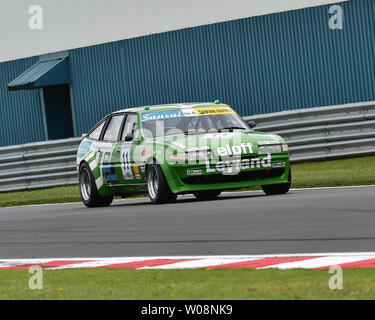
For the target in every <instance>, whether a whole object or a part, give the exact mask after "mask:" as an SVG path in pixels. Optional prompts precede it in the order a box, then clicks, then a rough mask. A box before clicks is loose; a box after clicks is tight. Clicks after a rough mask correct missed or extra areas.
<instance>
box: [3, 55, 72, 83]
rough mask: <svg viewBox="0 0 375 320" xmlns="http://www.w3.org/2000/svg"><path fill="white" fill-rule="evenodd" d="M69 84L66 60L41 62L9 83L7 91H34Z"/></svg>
mask: <svg viewBox="0 0 375 320" xmlns="http://www.w3.org/2000/svg"><path fill="white" fill-rule="evenodd" d="M69 82H70V77H69V64H68V58H59V59H51V60H41V61H38V62H37V63H36V64H34V65H33V66H31V67H30V68H29V69H27V70H26V71H25V72H23V73H22V74H21V75H19V76H18V77H17V78H16V79H14V80H13V81H12V82H11V83H9V84H8V85H7V88H8V90H20V89H35V88H40V87H44V86H50V85H57V84H66V83H69Z"/></svg>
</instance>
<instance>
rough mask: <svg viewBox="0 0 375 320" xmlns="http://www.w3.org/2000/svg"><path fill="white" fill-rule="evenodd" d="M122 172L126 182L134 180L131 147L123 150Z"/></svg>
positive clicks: (128, 146)
mask: <svg viewBox="0 0 375 320" xmlns="http://www.w3.org/2000/svg"><path fill="white" fill-rule="evenodd" d="M121 171H122V174H123V176H124V179H125V180H132V179H134V176H133V172H132V168H131V163H130V145H127V146H125V148H123V149H122V150H121Z"/></svg>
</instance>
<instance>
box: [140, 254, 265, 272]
mask: <svg viewBox="0 0 375 320" xmlns="http://www.w3.org/2000/svg"><path fill="white" fill-rule="evenodd" d="M250 260H258V259H243V258H241V259H230V258H226V257H223V258H217V259H212V258H208V259H199V260H192V261H184V262H176V263H171V264H165V265H161V266H156V267H144V268H140V269H196V268H205V267H210V266H221V265H223V264H228V263H235V262H243V261H250Z"/></svg>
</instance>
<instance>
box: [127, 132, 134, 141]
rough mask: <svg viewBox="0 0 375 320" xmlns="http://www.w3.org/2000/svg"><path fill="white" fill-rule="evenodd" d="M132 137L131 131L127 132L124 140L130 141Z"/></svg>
mask: <svg viewBox="0 0 375 320" xmlns="http://www.w3.org/2000/svg"><path fill="white" fill-rule="evenodd" d="M133 138H134V136H133V134H132V133H129V134H127V135H126V137H125V141H126V142H129V141H132V140H133Z"/></svg>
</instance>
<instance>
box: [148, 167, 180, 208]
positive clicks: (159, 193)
mask: <svg viewBox="0 0 375 320" xmlns="http://www.w3.org/2000/svg"><path fill="white" fill-rule="evenodd" d="M147 189H148V194H149V196H150V199H151V202H152V203H155V204H158V203H168V202H174V201H176V199H177V195H176V194H174V193H173V192H172V191H171V189H170V188H169V186H168V183H167V181H166V180H165V176H164V173H163V170H162V169H161V167H160V165H159V164H157V163H156V162H154V163H152V164H150V165H149V166H148V168H147Z"/></svg>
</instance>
